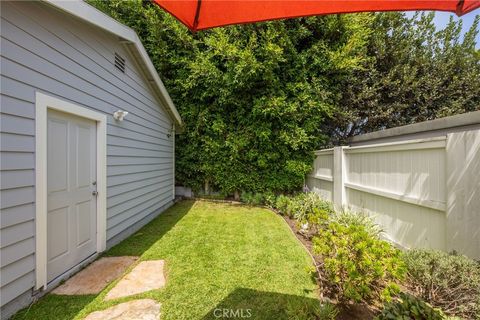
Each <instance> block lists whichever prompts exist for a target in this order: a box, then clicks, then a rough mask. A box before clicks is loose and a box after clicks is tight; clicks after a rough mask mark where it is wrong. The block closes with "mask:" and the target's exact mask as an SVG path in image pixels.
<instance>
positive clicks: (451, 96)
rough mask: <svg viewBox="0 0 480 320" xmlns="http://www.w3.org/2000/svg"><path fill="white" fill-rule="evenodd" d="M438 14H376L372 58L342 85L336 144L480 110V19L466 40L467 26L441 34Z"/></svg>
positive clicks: (451, 24)
mask: <svg viewBox="0 0 480 320" xmlns="http://www.w3.org/2000/svg"><path fill="white" fill-rule="evenodd" d="M434 15H435V13H433V12H432V13H429V14H420V15H417V16H415V17H413V18H410V19H409V18H407V17H406V16H404V15H403V14H401V13H394V12H392V13H382V14H378V15H376V19H375V20H374V23H373V26H372V27H373V28H374V29H375V32H374V33H372V36H371V37H370V38H369V43H368V44H367V56H368V57H369V59H368V60H363V61H364V62H366V63H365V64H364V68H360V69H357V70H356V71H355V72H354V73H353V74H352V76H351V77H349V78H348V79H347V82H346V83H345V84H344V85H342V86H343V87H344V88H345V91H344V94H343V95H342V98H341V103H339V105H338V108H337V109H336V113H335V116H334V117H333V120H334V121H332V122H330V125H331V130H330V132H331V133H332V134H333V135H334V136H333V137H332V138H334V139H333V141H334V142H335V141H337V140H340V141H342V140H345V139H346V138H348V137H350V136H353V135H356V134H360V133H366V132H371V131H375V130H379V129H383V128H390V127H395V126H400V125H406V124H411V123H415V122H420V121H425V120H432V119H435V118H439V117H444V116H449V115H454V114H459V113H464V112H469V111H474V110H479V109H480V86H479V85H478V84H479V83H480V51H479V50H478V49H475V45H476V43H475V38H476V35H477V34H478V31H477V29H478V23H479V16H477V17H476V20H475V22H474V24H473V25H472V27H471V28H470V29H469V31H468V32H467V33H466V34H465V36H464V38H463V40H462V36H461V30H462V22H461V21H460V22H455V21H454V20H453V19H450V22H449V23H448V25H447V26H446V28H445V29H444V30H440V31H437V30H436V28H435V24H434V22H433V19H434Z"/></svg>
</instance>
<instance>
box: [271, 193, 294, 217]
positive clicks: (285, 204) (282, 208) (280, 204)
mask: <svg viewBox="0 0 480 320" xmlns="http://www.w3.org/2000/svg"><path fill="white" fill-rule="evenodd" d="M291 202H292V200H291V198H290V197H289V196H286V195H283V194H281V195H279V196H278V197H277V199H276V201H275V209H277V210H278V212H280V214H282V215H287V216H290V212H289V211H288V210H289V209H290V208H291Z"/></svg>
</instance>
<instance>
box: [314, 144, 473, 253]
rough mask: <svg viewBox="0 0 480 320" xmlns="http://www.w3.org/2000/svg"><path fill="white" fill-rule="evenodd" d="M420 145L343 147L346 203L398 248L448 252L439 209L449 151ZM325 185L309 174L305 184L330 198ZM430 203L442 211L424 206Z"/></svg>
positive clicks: (443, 199) (444, 226) (317, 160)
mask: <svg viewBox="0 0 480 320" xmlns="http://www.w3.org/2000/svg"><path fill="white" fill-rule="evenodd" d="M422 146H423V145H421V144H420V142H419V143H417V144H410V145H409V144H407V145H406V146H405V147H403V148H400V149H393V150H384V149H382V147H375V146H374V147H370V148H369V149H356V150H355V148H353V149H351V148H348V147H347V148H345V149H344V150H345V154H346V158H347V166H346V168H345V170H346V182H347V188H346V195H345V197H346V200H347V201H346V205H348V206H349V207H350V208H351V209H352V210H354V211H359V212H360V211H363V212H366V213H368V214H370V215H372V217H374V218H375V220H376V221H377V223H379V224H380V225H381V227H382V228H383V229H384V230H385V231H386V234H387V235H389V237H390V238H391V239H392V240H393V241H395V242H397V243H398V244H400V245H403V246H405V247H428V248H436V249H442V250H445V249H446V237H445V228H446V216H445V211H444V209H443V210H441V209H438V208H444V207H445V202H446V199H445V193H446V192H445V186H446V178H445V171H446V164H445V158H446V151H445V147H440V146H432V147H429V148H424V149H422V148H421V147H422ZM319 158H320V156H317V159H316V160H315V161H316V162H318V163H319V168H317V172H318V171H320V172H321V170H322V169H324V170H325V164H323V168H322V164H321V162H320V161H319ZM337 165H338V163H335V164H334V166H337ZM334 180H335V179H334ZM325 183H326V181H323V180H319V179H314V178H313V177H311V176H310V177H309V178H308V179H307V185H308V186H311V189H312V190H313V191H314V192H317V193H319V194H320V195H321V196H322V197H324V198H326V199H327V200H331V199H330V197H329V196H330V194H329V193H328V190H327V188H326V186H325ZM349 184H353V186H352V187H349V186H348V185H349ZM439 185H440V186H439ZM319 186H320V187H319ZM356 186H358V187H361V189H356ZM352 188H354V189H352ZM362 188H363V189H362ZM472 188H473V187H472ZM377 190H378V192H377ZM442 190H443V191H442ZM379 192H384V193H385V194H381V193H379ZM398 196H408V197H410V198H409V199H408V201H414V202H415V201H417V204H415V203H411V202H405V201H407V200H403V199H402V198H396V197H398ZM422 201H424V202H422ZM425 201H427V202H425ZM430 202H431V203H433V204H432V205H435V206H438V208H437V209H434V208H430V207H425V206H424V205H430Z"/></svg>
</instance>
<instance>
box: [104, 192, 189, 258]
mask: <svg viewBox="0 0 480 320" xmlns="http://www.w3.org/2000/svg"><path fill="white" fill-rule="evenodd" d="M194 203H195V201H192V200H184V201H180V202H178V203H176V204H174V205H173V206H172V207H170V208H169V209H167V210H165V212H162V213H161V214H159V215H158V216H157V217H156V218H154V219H153V220H152V221H150V222H149V223H148V224H147V225H146V226H144V227H143V228H141V229H140V230H138V231H137V232H135V233H134V234H133V235H131V236H130V237H128V238H127V239H125V240H123V241H122V242H120V243H119V244H117V245H116V246H114V247H112V248H111V249H110V250H108V251H107V252H106V253H105V256H141V255H142V254H143V253H144V252H145V251H147V250H148V249H149V248H150V247H151V246H152V245H154V244H155V243H156V242H157V241H158V240H160V239H161V238H162V237H163V236H164V235H165V234H166V233H167V232H168V231H170V229H172V228H173V227H174V226H175V225H176V224H177V223H178V222H179V221H180V220H181V219H182V218H183V217H184V216H185V215H186V214H187V213H188V212H189V211H190V209H191V208H192V206H193V204H194Z"/></svg>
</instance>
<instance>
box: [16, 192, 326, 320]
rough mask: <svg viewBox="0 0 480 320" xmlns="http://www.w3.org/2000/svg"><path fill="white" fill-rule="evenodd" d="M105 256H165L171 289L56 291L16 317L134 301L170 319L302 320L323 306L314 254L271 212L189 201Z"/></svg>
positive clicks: (71, 315) (70, 313)
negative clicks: (116, 294) (118, 294)
mask: <svg viewBox="0 0 480 320" xmlns="http://www.w3.org/2000/svg"><path fill="white" fill-rule="evenodd" d="M105 255H107V256H120V255H136V256H140V257H141V258H140V259H141V260H154V259H165V261H166V277H167V285H166V286H165V288H163V289H161V290H153V291H150V292H147V293H144V294H140V295H136V296H132V297H128V298H123V299H118V300H113V301H108V302H104V301H103V298H104V296H105V295H106V293H107V292H108V291H109V289H111V288H112V287H113V285H114V283H112V284H110V285H109V286H108V287H107V288H106V289H105V290H103V291H102V292H101V293H100V294H99V295H86V296H58V295H52V294H49V295H47V296H45V297H44V298H42V299H40V301H38V302H37V303H35V304H34V305H32V306H31V307H30V308H27V309H24V310H22V311H20V312H19V313H17V314H16V315H15V316H14V319H49V320H51V319H81V318H83V317H85V316H86V315H87V314H89V313H90V312H92V311H95V310H101V309H105V308H107V307H109V306H111V305H114V304H118V303H120V302H124V301H127V300H131V299H134V298H152V299H155V300H157V301H159V302H160V303H161V304H162V307H161V314H162V315H161V319H162V320H163V319H165V320H166V319H175V320H177V319H219V318H218V317H215V315H218V311H217V312H216V313H214V310H215V309H228V310H230V309H231V310H234V311H235V310H240V309H241V310H243V314H244V315H247V314H250V315H251V317H250V319H302V318H309V315H308V314H309V313H310V312H311V311H312V310H314V309H315V308H317V307H318V299H317V291H316V285H315V282H314V280H313V279H312V276H311V273H310V270H311V268H312V265H313V264H312V262H311V260H310V258H309V255H308V254H307V252H306V251H305V249H304V248H303V247H302V246H301V245H300V244H299V243H298V241H297V240H296V239H295V236H294V235H293V234H292V233H291V232H290V230H289V228H288V226H287V225H286V224H285V223H284V222H283V221H282V218H281V217H279V216H277V215H275V214H274V213H273V212H271V211H269V210H266V209H261V208H254V207H247V206H242V205H235V204H223V203H213V202H207V201H197V202H194V201H183V202H180V203H177V204H176V205H174V206H173V207H171V208H170V209H169V210H167V211H165V212H164V213H162V214H161V215H159V216H158V217H157V218H156V219H155V220H153V221H152V222H151V223H149V224H148V225H147V226H145V227H144V228H143V229H141V230H140V231H138V232H137V233H135V234H134V235H132V236H131V237H130V238H128V239H126V240H125V241H123V242H122V243H120V244H119V245H117V246H115V247H113V248H112V249H110V250H109V251H108V252H107V253H106V254H105ZM247 309H249V310H250V311H247Z"/></svg>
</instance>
